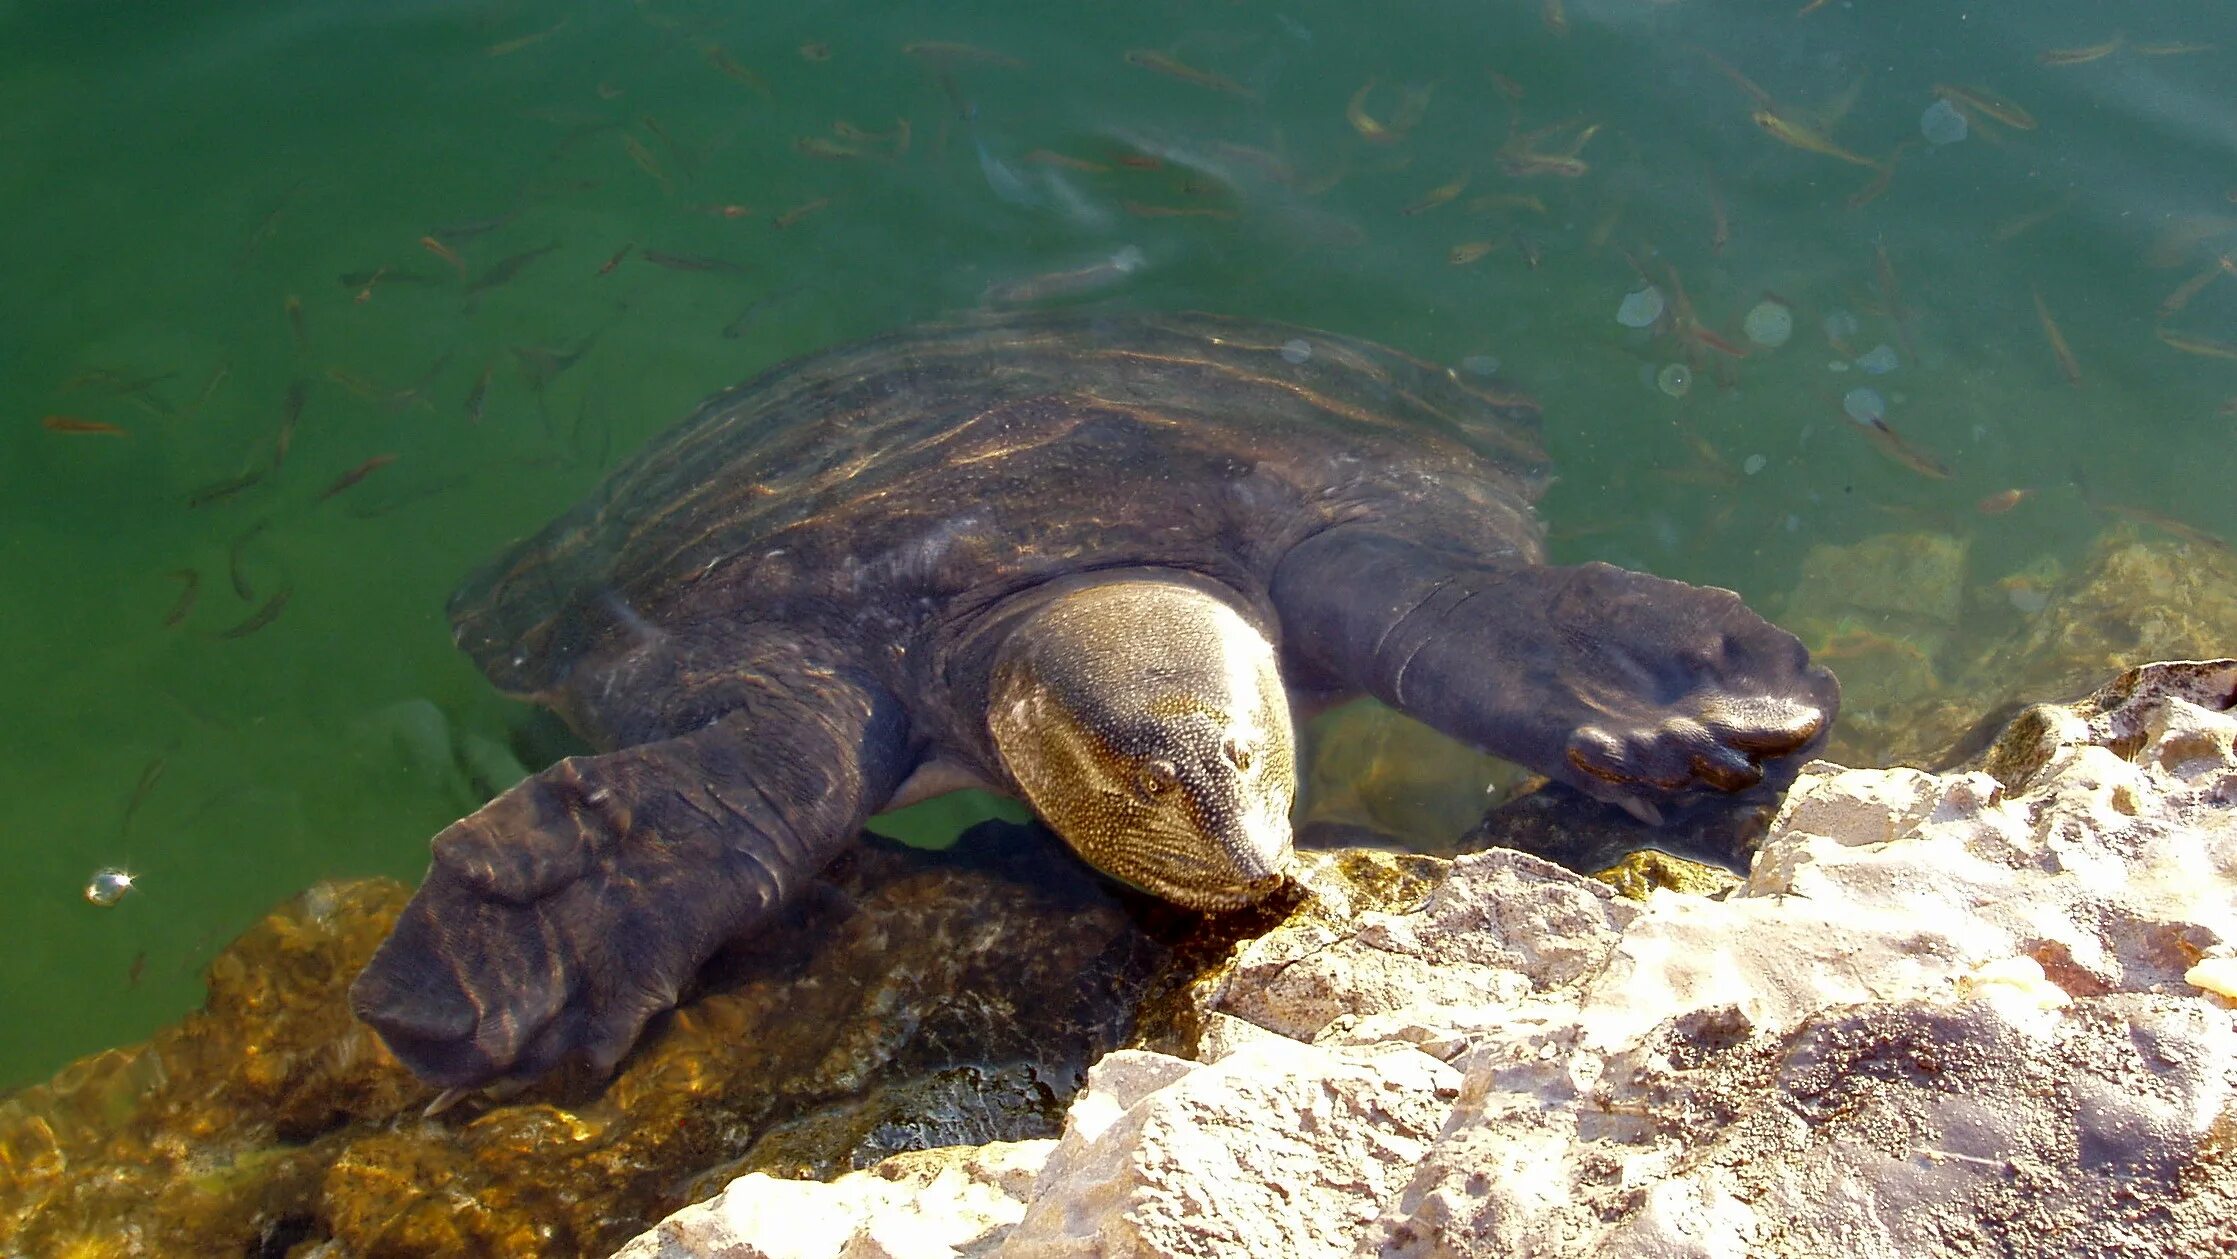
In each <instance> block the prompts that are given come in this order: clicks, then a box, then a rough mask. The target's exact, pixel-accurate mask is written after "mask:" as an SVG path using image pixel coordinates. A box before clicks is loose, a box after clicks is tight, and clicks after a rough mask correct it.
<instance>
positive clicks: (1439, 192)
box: [1399, 175, 1468, 215]
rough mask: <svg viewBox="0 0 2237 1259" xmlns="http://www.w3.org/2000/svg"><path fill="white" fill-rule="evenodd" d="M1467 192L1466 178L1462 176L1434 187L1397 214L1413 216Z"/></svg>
mask: <svg viewBox="0 0 2237 1259" xmlns="http://www.w3.org/2000/svg"><path fill="white" fill-rule="evenodd" d="M1467 190H1468V176H1466V175H1462V176H1461V177H1460V178H1458V179H1455V180H1453V181H1452V182H1451V183H1449V184H1439V185H1437V186H1436V187H1434V188H1432V189H1430V190H1429V191H1428V192H1425V193H1423V194H1422V197H1421V200H1419V201H1416V202H1414V203H1413V204H1412V205H1410V206H1407V207H1406V208H1405V209H1403V210H1400V211H1399V213H1400V214H1405V215H1414V214H1422V213H1425V212H1427V211H1430V210H1434V209H1436V208H1437V207H1438V206H1441V205H1444V204H1446V203H1447V202H1449V201H1451V200H1452V199H1453V198H1455V197H1458V196H1459V195H1460V194H1461V193H1463V192H1466V191H1467Z"/></svg>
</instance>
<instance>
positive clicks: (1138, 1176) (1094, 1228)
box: [1001, 1038, 1460, 1259]
mask: <svg viewBox="0 0 2237 1259" xmlns="http://www.w3.org/2000/svg"><path fill="white" fill-rule="evenodd" d="M1113 1056H1114V1057H1117V1056H1121V1055H1113ZM1125 1056H1130V1057H1140V1058H1151V1057H1159V1056H1161V1055H1149V1054H1126V1055H1125ZM1176 1061H1177V1060H1176ZM1184 1065H1188V1066H1194V1064H1184ZM1099 1070H1100V1068H1098V1071H1099ZM1096 1086H1097V1085H1096V1081H1095V1079H1094V1077H1093V1076H1091V1077H1090V1081H1089V1090H1090V1094H1092V1092H1093V1090H1094V1089H1095V1088H1096ZM1459 1086H1460V1075H1459V1073H1458V1072H1456V1071H1454V1070H1453V1069H1452V1068H1451V1067H1448V1066H1446V1065H1445V1064H1444V1063H1441V1062H1439V1061H1437V1060H1436V1059H1434V1058H1431V1057H1429V1056H1428V1055H1426V1054H1422V1053H1418V1052H1416V1051H1414V1050H1412V1049H1410V1048H1393V1047H1389V1046H1384V1047H1381V1048H1379V1049H1374V1050H1335V1049H1323V1048H1319V1047H1316V1046H1312V1045H1302V1044H1298V1043H1297V1042H1295V1041H1290V1040H1286V1039H1281V1038H1269V1039H1267V1040H1265V1041H1261V1042H1258V1043H1256V1044H1252V1045H1247V1046H1244V1047H1242V1048H1240V1049H1238V1050H1236V1051H1235V1052H1234V1053H1231V1054H1229V1055H1228V1056H1227V1057H1226V1058H1223V1059H1221V1060H1220V1061H1219V1062H1217V1063H1215V1064H1212V1065H1210V1066H1195V1067H1194V1069H1193V1070H1188V1071H1185V1072H1181V1073H1179V1074H1178V1075H1177V1076H1175V1077H1174V1079H1173V1082H1172V1083H1171V1084H1169V1085H1167V1086H1166V1087H1163V1088H1159V1089H1155V1090H1152V1091H1150V1092H1148V1093H1146V1094H1144V1095H1142V1096H1140V1097H1139V1098H1137V1099H1136V1100H1135V1101H1134V1102H1133V1103H1132V1104H1131V1105H1130V1106H1128V1107H1127V1109H1126V1110H1125V1112H1124V1113H1123V1114H1122V1115H1121V1116H1119V1118H1118V1119H1117V1120H1116V1121H1115V1122H1112V1123H1109V1124H1106V1125H1103V1126H1102V1127H1100V1128H1099V1129H1096V1130H1094V1131H1092V1132H1090V1131H1088V1130H1085V1129H1083V1128H1081V1127H1079V1126H1077V1125H1068V1127H1067V1129H1066V1132H1065V1134H1064V1137H1063V1138H1062V1139H1061V1140H1060V1141H1059V1142H1058V1143H1057V1149H1056V1152H1055V1153H1054V1154H1053V1155H1051V1156H1050V1158H1049V1162H1048V1166H1047V1168H1046V1169H1045V1170H1044V1171H1043V1172H1042V1175H1041V1180H1040V1183H1039V1185H1038V1186H1037V1187H1036V1189H1035V1191H1034V1198H1033V1202H1032V1204H1031V1205H1030V1206H1029V1207H1027V1209H1026V1213H1025V1218H1024V1219H1023V1220H1022V1221H1020V1222H1019V1223H1018V1225H1017V1227H1016V1228H1015V1229H1013V1230H1012V1231H1011V1232H1010V1234H1009V1237H1008V1239H1007V1240H1006V1241H1005V1242H1004V1243H1003V1246H1002V1250H1001V1253H1002V1254H1003V1255H1022V1256H1037V1257H1039V1256H1047V1257H1051V1259H1054V1257H1056V1256H1067V1257H1069V1256H1079V1257H1081V1259H1086V1257H1089V1256H1093V1257H1095V1259H1120V1257H1121V1256H1148V1255H1181V1254H1185V1255H1194V1256H1207V1257H1209V1256H1225V1255H1232V1256H1236V1257H1237V1259H1245V1257H1249V1256H1259V1255H1285V1256H1309V1255H1348V1254H1350V1253H1352V1250H1353V1248H1354V1247H1355V1246H1356V1245H1357V1244H1358V1243H1359V1241H1360V1240H1361V1238H1362V1237H1363V1236H1364V1235H1365V1233H1366V1231H1367V1229H1368V1227H1369V1226H1370V1225H1371V1224H1373V1223H1374V1221H1375V1217H1376V1215H1377V1213H1378V1210H1379V1204H1380V1202H1381V1201H1382V1199H1383V1198H1385V1197H1386V1196H1388V1195H1390V1194H1392V1193H1394V1192H1395V1191H1396V1190H1397V1189H1398V1187H1399V1186H1400V1185H1402V1184H1404V1183H1405V1181H1406V1179H1407V1177H1408V1176H1410V1175H1411V1174H1412V1172H1413V1169H1414V1167H1415V1165H1416V1164H1417V1163H1418V1162H1419V1161H1420V1160H1421V1158H1422V1155H1423V1154H1424V1153H1425V1152H1426V1151H1427V1150H1428V1149H1429V1146H1430V1144H1431V1142H1433V1141H1434V1140H1435V1139H1436V1137H1437V1133H1438V1130H1439V1129H1440V1128H1441V1127H1442V1126H1443V1123H1444V1119H1445V1115H1446V1113H1447V1112H1448V1111H1449V1110H1450V1109H1451V1106H1452V1100H1453V1099H1454V1098H1455V1097H1457V1096H1459V1092H1460V1087H1459ZM1091 1106H1092V1107H1095V1108H1098V1109H1099V1107H1100V1103H1091ZM1074 1110H1075V1114H1076V1113H1077V1112H1078V1110H1079V1106H1078V1105H1077V1104H1075V1107H1074Z"/></svg>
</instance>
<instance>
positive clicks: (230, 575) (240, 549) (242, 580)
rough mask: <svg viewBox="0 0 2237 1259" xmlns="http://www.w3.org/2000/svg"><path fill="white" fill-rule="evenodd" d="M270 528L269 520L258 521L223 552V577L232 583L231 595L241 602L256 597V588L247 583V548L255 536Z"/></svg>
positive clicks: (243, 531) (242, 532)
mask: <svg viewBox="0 0 2237 1259" xmlns="http://www.w3.org/2000/svg"><path fill="white" fill-rule="evenodd" d="M271 527H272V522H271V521H270V520H259V521H257V522H256V523H255V524H253V525H250V526H249V527H248V528H247V529H244V530H242V531H241V533H240V535H239V536H238V537H235V538H234V539H233V544H232V545H231V546H229V547H227V548H226V551H225V575H226V578H227V579H228V580H230V581H231V582H232V583H233V593H234V594H236V595H239V596H240V597H241V599H242V601H243V602H246V601H248V600H250V599H254V598H255V597H256V587H255V586H253V585H251V584H250V583H249V572H248V548H249V543H250V542H253V541H255V540H256V538H257V536H258V535H259V534H261V533H263V532H264V531H265V530H266V529H269V528H271Z"/></svg>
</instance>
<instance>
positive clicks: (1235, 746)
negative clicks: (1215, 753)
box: [1219, 735, 1251, 770]
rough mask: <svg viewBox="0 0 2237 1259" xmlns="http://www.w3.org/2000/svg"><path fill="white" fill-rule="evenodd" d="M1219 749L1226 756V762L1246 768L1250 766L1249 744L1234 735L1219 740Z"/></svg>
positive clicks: (1241, 768)
mask: <svg viewBox="0 0 2237 1259" xmlns="http://www.w3.org/2000/svg"><path fill="white" fill-rule="evenodd" d="M1219 750H1220V754H1221V755H1223V756H1225V757H1226V758H1227V763H1228V764H1230V765H1233V766H1234V767H1235V768H1237V769H1240V770H1248V769H1249V768H1250V767H1251V745H1250V744H1248V743H1245V742H1243V741H1242V740H1241V739H1238V738H1236V737H1235V736H1234V735H1229V736H1227V737H1226V738H1225V739H1222V740H1220V745H1219Z"/></svg>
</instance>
